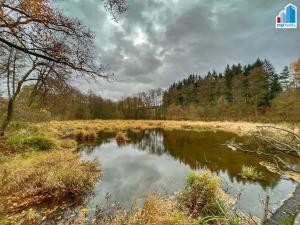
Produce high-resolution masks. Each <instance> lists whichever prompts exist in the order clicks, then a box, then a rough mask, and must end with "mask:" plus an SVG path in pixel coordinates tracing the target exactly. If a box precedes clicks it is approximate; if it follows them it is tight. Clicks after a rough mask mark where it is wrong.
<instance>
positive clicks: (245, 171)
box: [240, 165, 264, 180]
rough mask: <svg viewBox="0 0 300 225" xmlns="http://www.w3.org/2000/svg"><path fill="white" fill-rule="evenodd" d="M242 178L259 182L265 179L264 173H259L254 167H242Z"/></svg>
mask: <svg viewBox="0 0 300 225" xmlns="http://www.w3.org/2000/svg"><path fill="white" fill-rule="evenodd" d="M240 174H241V176H242V177H243V178H246V179H252V180H258V179H263V177H264V176H263V173H262V172H260V171H257V170H256V168H255V167H253V166H245V165H243V166H242V169H241V173H240Z"/></svg>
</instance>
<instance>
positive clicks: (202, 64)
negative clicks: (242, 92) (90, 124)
mask: <svg viewBox="0 0 300 225" xmlns="http://www.w3.org/2000/svg"><path fill="white" fill-rule="evenodd" d="M288 3H293V4H295V5H296V6H298V8H300V1H299V0H295V1H285V0H243V1H241V0H128V2H127V5H128V12H127V13H126V15H121V16H120V17H119V22H118V23H116V22H114V21H113V20H112V18H111V16H110V15H109V14H108V13H107V12H105V9H104V7H103V4H102V3H101V0H63V1H61V2H60V3H59V4H60V7H61V8H62V9H63V11H64V12H65V14H66V15H67V16H71V17H76V18H78V19H79V20H81V21H82V23H84V24H85V25H87V26H88V27H90V28H91V29H92V30H93V31H94V32H95V33H96V39H95V42H96V47H97V49H98V51H99V54H100V55H101V57H102V63H103V64H104V65H109V67H108V68H107V72H108V73H114V74H115V79H116V81H114V82H107V81H103V80H102V81H101V80H99V81H98V82H96V83H95V82H92V83H90V84H86V83H84V82H80V81H77V82H76V86H77V87H78V88H80V89H81V90H83V91H87V90H89V89H91V90H93V91H94V92H96V93H97V94H100V95H101V96H103V97H105V98H111V99H114V100H117V99H120V98H122V97H123V96H128V95H131V94H135V93H137V92H139V91H143V90H147V89H152V88H159V87H160V88H167V87H168V86H169V85H170V84H172V83H173V82H175V81H178V80H180V79H183V78H185V77H187V76H188V75H189V74H203V75H205V74H206V73H207V72H208V71H209V70H213V69H216V71H217V72H223V70H224V68H225V66H226V65H227V64H233V63H235V64H237V63H239V62H240V63H241V64H248V63H252V62H254V61H255V60H256V59H257V58H258V57H260V58H263V59H264V58H267V59H269V60H270V61H271V62H272V63H273V65H274V66H275V68H276V70H277V71H278V72H280V71H281V70H282V68H283V67H284V66H285V65H289V64H290V63H291V62H292V61H294V60H295V59H296V58H297V57H300V30H299V29H300V28H297V29H290V30H288V29H281V30H278V29H275V17H276V15H277V14H278V13H279V11H280V10H282V9H283V8H284V7H285V6H286V5H287V4H288ZM299 14H300V13H298V19H299ZM298 23H299V21H298ZM298 26H299V24H298Z"/></svg>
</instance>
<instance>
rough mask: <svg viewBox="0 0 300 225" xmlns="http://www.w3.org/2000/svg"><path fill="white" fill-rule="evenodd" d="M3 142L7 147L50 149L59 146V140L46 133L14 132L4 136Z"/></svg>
mask: <svg viewBox="0 0 300 225" xmlns="http://www.w3.org/2000/svg"><path fill="white" fill-rule="evenodd" d="M5 144H6V145H7V146H9V147H11V146H13V147H19V148H26V149H36V150H51V149H56V148H58V147H59V141H58V140H57V139H55V138H53V137H51V136H49V135H46V134H24V133H14V134H11V135H9V136H8V137H7V138H6V140H5Z"/></svg>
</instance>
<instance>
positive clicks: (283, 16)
mask: <svg viewBox="0 0 300 225" xmlns="http://www.w3.org/2000/svg"><path fill="white" fill-rule="evenodd" d="M276 28H279V29H280V28H294V29H295V28H297V6H295V5H293V4H288V5H287V6H286V7H285V8H284V10H282V11H280V13H279V14H278V16H276Z"/></svg>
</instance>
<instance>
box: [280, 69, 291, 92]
mask: <svg viewBox="0 0 300 225" xmlns="http://www.w3.org/2000/svg"><path fill="white" fill-rule="evenodd" d="M279 82H280V84H281V86H282V87H283V89H285V90H286V89H288V86H289V83H290V71H289V68H288V67H287V66H285V67H284V69H283V70H282V72H281V73H280V76H279Z"/></svg>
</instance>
